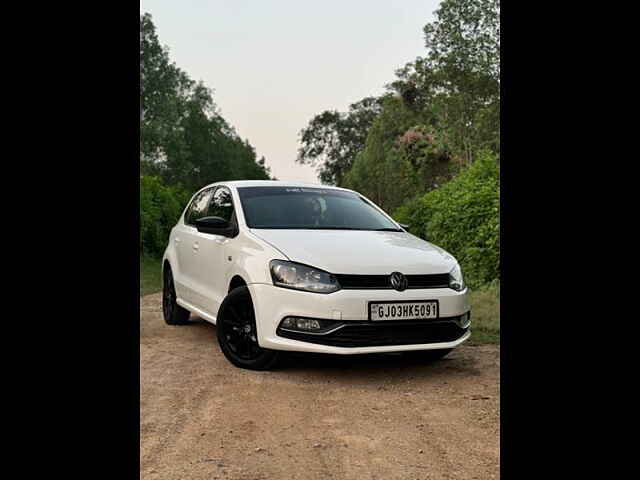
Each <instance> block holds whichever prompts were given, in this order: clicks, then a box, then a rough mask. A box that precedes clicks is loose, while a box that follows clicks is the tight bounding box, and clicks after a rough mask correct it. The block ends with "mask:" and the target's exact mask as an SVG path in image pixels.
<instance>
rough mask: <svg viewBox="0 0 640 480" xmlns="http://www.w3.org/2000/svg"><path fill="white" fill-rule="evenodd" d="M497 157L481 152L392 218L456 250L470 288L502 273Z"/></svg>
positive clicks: (489, 280)
mask: <svg viewBox="0 0 640 480" xmlns="http://www.w3.org/2000/svg"><path fill="white" fill-rule="evenodd" d="M499 208H500V166H499V159H498V158H496V157H495V156H493V155H492V154H490V153H486V152H485V153H482V154H480V155H479V156H478V159H477V160H476V161H475V162H474V163H473V164H472V165H471V166H469V167H467V168H466V169H464V170H463V171H462V172H461V173H460V174H459V175H458V176H457V177H455V178H454V179H453V180H451V181H450V182H448V183H446V184H444V185H443V186H441V187H440V188H437V189H436V190H433V191H431V192H429V193H427V194H426V195H424V196H423V197H419V198H415V199H413V200H410V201H407V202H405V204H403V205H402V206H401V207H399V208H398V209H397V210H396V211H395V212H394V218H395V219H396V220H397V221H399V222H401V223H408V224H409V225H411V232H412V233H414V234H415V235H418V236H420V237H421V238H424V239H427V240H428V241H430V242H432V243H435V244H436V245H438V246H440V247H442V248H444V249H445V250H447V251H448V252H450V253H451V254H452V255H454V256H455V257H456V258H457V259H458V261H459V262H460V265H461V266H462V271H463V273H464V276H465V280H466V282H467V284H468V285H469V286H471V287H472V288H478V287H480V286H481V285H484V284H486V283H488V282H491V281H492V280H494V279H497V278H499V277H500V211H499Z"/></svg>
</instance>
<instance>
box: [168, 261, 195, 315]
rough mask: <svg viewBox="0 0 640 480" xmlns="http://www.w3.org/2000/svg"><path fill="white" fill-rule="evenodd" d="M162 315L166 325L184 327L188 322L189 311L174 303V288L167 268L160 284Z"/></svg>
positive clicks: (169, 270) (169, 269) (171, 275)
mask: <svg viewBox="0 0 640 480" xmlns="http://www.w3.org/2000/svg"><path fill="white" fill-rule="evenodd" d="M162 314H163V316H164V321H165V323H166V324H167V325H185V324H186V323H188V321H189V310H187V309H185V308H182V307H181V306H180V305H178V303H177V302H176V288H175V285H174V284H173V274H172V273H171V268H170V267H169V266H166V267H165V269H164V276H163V282H162Z"/></svg>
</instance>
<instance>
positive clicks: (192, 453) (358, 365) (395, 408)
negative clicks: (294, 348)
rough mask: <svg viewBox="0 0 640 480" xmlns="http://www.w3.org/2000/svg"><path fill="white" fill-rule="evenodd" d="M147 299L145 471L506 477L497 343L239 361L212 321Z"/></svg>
mask: <svg viewBox="0 0 640 480" xmlns="http://www.w3.org/2000/svg"><path fill="white" fill-rule="evenodd" d="M160 303H161V302H160V295H159V294H154V295H148V296H146V297H143V298H141V301H140V309H141V315H140V383H141V396H140V430H141V431H140V472H141V475H140V476H141V478H143V479H145V480H152V479H162V480H171V479H183V480H186V479H238V480H240V479H244V480H253V479H305V480H306V479H329V478H330V479H354V480H355V479H357V480H360V479H385V480H391V479H402V480H406V479H456V478H460V479H463V478H464V479H493V478H499V476H500V474H499V461H500V457H499V455H500V452H499V443H500V432H499V428H500V417H499V407H500V403H499V394H500V393H499V370H500V362H499V354H500V350H499V347H496V346H489V345H487V346H476V347H474V346H463V347H460V348H459V349H457V350H455V351H454V352H452V353H451V354H450V355H449V356H448V357H446V358H445V359H443V360H441V361H439V362H436V363H433V364H421V363H418V362H415V361H411V360H408V359H406V358H404V357H402V356H401V355H379V356H373V357H371V356H369V357H359V358H353V357H337V358H335V357H330V358H317V357H292V358H290V359H288V361H287V362H286V364H285V365H284V366H283V367H281V368H280V369H279V370H277V371H272V372H253V371H248V370H241V369H238V368H235V367H233V366H232V365H231V364H230V363H228V362H227V360H226V359H225V358H224V357H223V355H222V353H221V352H220V350H219V347H218V344H217V341H216V340H215V327H214V326H213V325H211V324H208V323H206V322H204V321H202V320H200V319H198V318H197V317H196V318H194V317H192V320H194V323H193V324H192V325H188V326H183V327H170V326H167V325H165V323H164V321H163V320H162V314H161V304H160Z"/></svg>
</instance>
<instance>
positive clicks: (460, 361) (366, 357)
mask: <svg viewBox="0 0 640 480" xmlns="http://www.w3.org/2000/svg"><path fill="white" fill-rule="evenodd" d="M190 323H192V324H193V325H197V326H199V327H203V328H206V329H207V330H209V329H211V331H213V334H214V336H215V331H216V326H215V325H213V324H212V323H209V322H207V321H206V320H203V319H202V318H200V317H197V316H195V315H192V316H191V318H190ZM463 348H464V347H463ZM221 354H222V352H221ZM336 371H342V372H344V373H347V372H348V373H349V375H348V376H351V374H354V375H356V376H358V375H363V376H367V375H371V374H374V375H377V374H380V375H382V376H387V375H389V374H393V375H394V377H395V378H401V377H407V378H410V377H412V376H413V375H415V374H420V375H425V374H429V373H431V374H433V375H442V374H445V375H451V374H454V373H455V374H459V375H462V376H479V375H481V374H482V373H481V371H480V370H479V369H478V368H477V360H476V358H475V357H474V356H473V355H472V354H470V353H469V352H465V353H462V351H461V350H460V349H454V350H453V351H452V352H450V353H449V354H448V355H447V356H446V357H444V358H441V359H439V360H426V359H424V358H420V357H419V356H414V355H411V354H405V353H400V352H398V353H369V354H354V355H335V354H325V353H308V352H282V354H281V357H280V360H279V361H278V364H277V366H276V367H275V368H274V369H273V373H277V372H282V373H287V374H288V375H290V374H296V373H299V374H301V375H302V374H304V375H310V374H311V375H314V374H315V375H319V376H323V375H324V374H326V375H327V376H331V377H332V378H333V376H334V375H335V374H336Z"/></svg>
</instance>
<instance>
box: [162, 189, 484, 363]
mask: <svg viewBox="0 0 640 480" xmlns="http://www.w3.org/2000/svg"><path fill="white" fill-rule="evenodd" d="M408 228H409V227H407V226H405V225H401V224H399V223H397V222H395V221H394V220H393V219H392V218H391V217H390V216H389V215H387V214H386V213H385V212H384V211H383V210H382V209H381V208H379V207H378V206H377V205H375V204H374V203H373V202H372V201H370V200H369V199H367V198H366V197H364V196H363V195H360V194H359V193H357V192H354V191H352V190H348V189H345V188H338V187H329V186H320V185H314V184H302V183H292V182H284V181H268V180H265V181H231V182H220V183H215V184H212V185H208V186H206V187H204V188H202V189H201V190H200V191H198V192H197V193H196V194H195V195H194V196H193V197H192V199H191V201H190V202H189V204H188V205H187V207H186V208H185V210H184V212H183V214H182V215H181V217H180V219H179V220H178V223H177V224H176V225H175V226H174V227H173V229H172V231H171V234H170V238H169V244H168V246H167V248H166V250H165V253H164V257H163V262H162V275H163V301H162V307H163V315H164V319H165V321H166V323H167V324H169V325H183V324H186V323H188V321H189V317H190V314H191V313H193V314H195V315H197V316H199V317H201V318H202V319H204V320H206V321H208V322H211V323H213V324H214V325H216V332H217V338H218V343H219V345H220V349H221V350H222V352H223V353H224V355H225V356H226V358H227V359H228V360H229V361H230V362H231V363H233V364H234V365H236V366H238V367H242V368H249V369H269V368H271V367H273V366H274V365H275V364H276V361H277V359H278V356H279V354H280V353H281V352H282V351H297V352H315V353H328V354H339V355H350V354H365V353H379V352H408V353H411V354H414V355H416V354H417V355H419V356H421V357H425V358H428V359H437V358H441V357H443V356H444V355H446V354H447V353H449V352H450V351H451V350H452V349H453V348H455V347H457V346H458V345H460V344H461V343H462V342H464V341H465V340H467V339H468V338H469V335H470V328H469V327H470V318H471V312H470V307H469V300H468V296H467V288H466V286H465V283H464V280H463V277H462V271H461V269H460V266H459V264H458V262H457V261H456V259H455V258H454V257H453V256H452V255H450V254H449V253H447V252H446V251H444V250H443V249H442V248H439V247H437V246H436V245H433V244H431V243H429V242H427V241H424V240H422V239H420V238H418V237H416V236H414V235H412V234H411V233H409V232H408Z"/></svg>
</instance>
